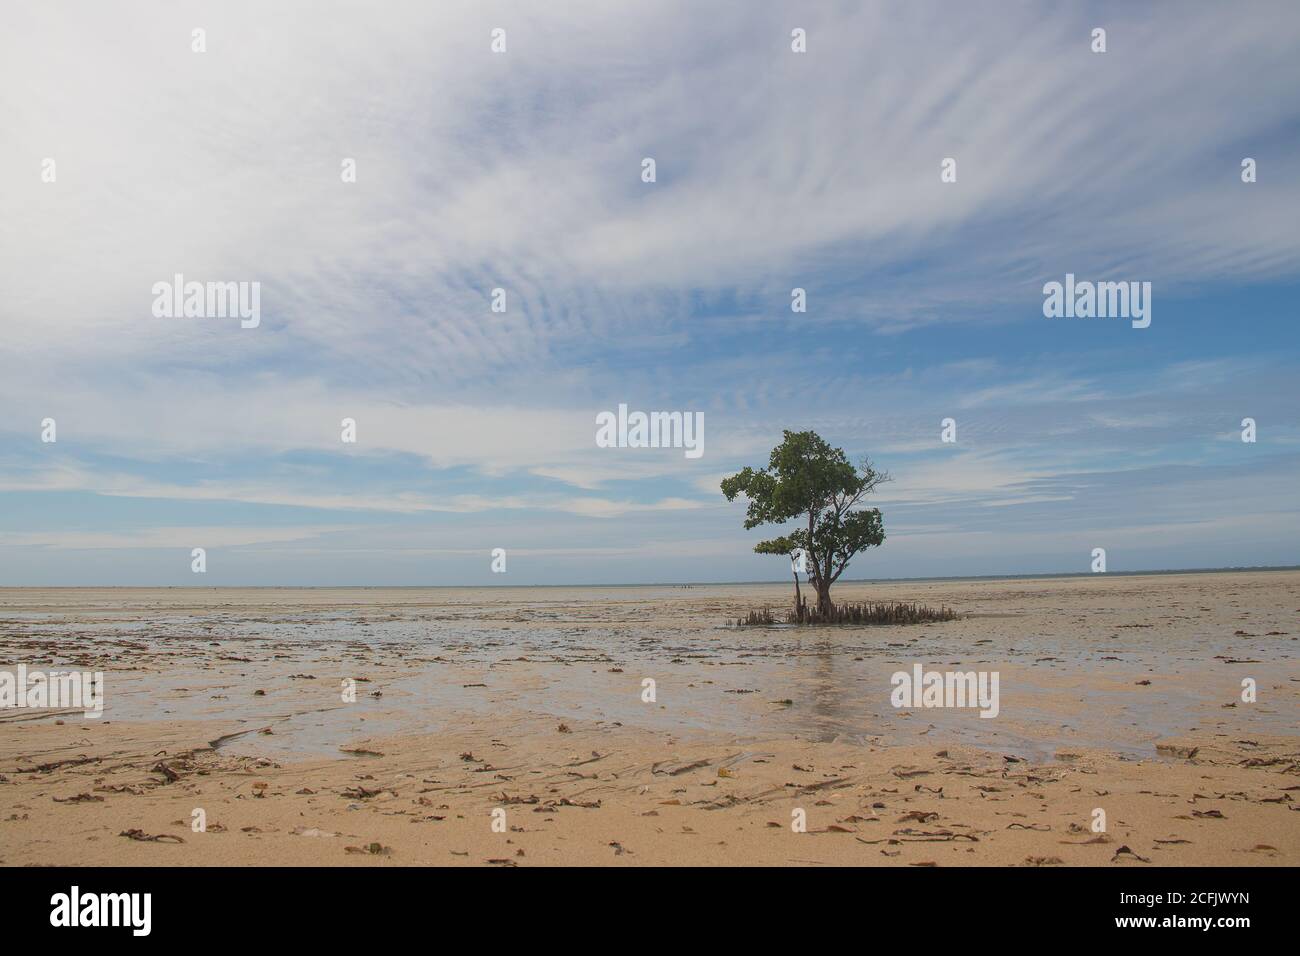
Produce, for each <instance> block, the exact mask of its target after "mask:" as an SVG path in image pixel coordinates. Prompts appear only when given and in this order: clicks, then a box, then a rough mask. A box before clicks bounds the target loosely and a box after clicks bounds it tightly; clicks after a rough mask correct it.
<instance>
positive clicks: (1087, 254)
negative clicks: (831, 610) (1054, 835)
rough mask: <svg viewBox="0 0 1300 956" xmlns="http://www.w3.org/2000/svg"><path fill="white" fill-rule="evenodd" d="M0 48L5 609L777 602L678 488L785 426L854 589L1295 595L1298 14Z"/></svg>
mask: <svg viewBox="0 0 1300 956" xmlns="http://www.w3.org/2000/svg"><path fill="white" fill-rule="evenodd" d="M9 16H10V19H11V20H12V24H11V27H10V28H9V29H7V30H6V32H5V34H4V36H3V37H0V115H3V116H4V117H5V129H6V136H5V143H4V145H3V147H2V148H0V213H2V215H0V287H3V289H4V291H5V294H4V295H3V297H0V328H2V329H3V332H4V335H3V340H2V342H0V408H2V409H3V410H4V413H3V415H2V416H0V585H84V584H124V585H192V584H203V585H225V584H232V585H233V584H240V585H255V584H264V585H274V584H305V585H328V584H400V585H457V584H565V583H619V582H636V581H647V582H655V581H683V582H685V581H722V580H764V579H770V580H785V578H786V576H787V575H788V568H787V567H785V566H783V562H781V561H780V560H779V559H776V558H769V557H762V556H758V555H754V554H752V553H750V549H751V548H752V545H753V543H754V542H755V541H757V540H758V539H759V537H761V534H760V533H759V532H757V531H754V532H746V531H744V530H743V529H742V527H741V522H742V516H743V510H744V509H743V505H742V504H741V503H739V502H737V503H731V504H729V503H727V502H726V501H725V500H723V498H722V496H721V494H720V493H719V492H718V490H717V485H718V481H719V479H720V478H721V477H722V476H724V475H726V474H728V473H730V472H732V471H735V470H737V469H738V468H740V467H743V466H744V465H747V464H752V465H759V464H762V463H765V461H766V457H767V453H768V451H769V450H770V448H771V447H772V445H774V444H775V443H776V442H778V441H779V440H780V436H781V431H782V429H783V428H791V429H801V428H814V429H816V430H817V431H818V432H820V433H821V434H822V435H823V436H824V437H825V438H827V439H828V440H830V441H831V442H832V443H834V444H836V445H840V446H842V447H844V448H845V449H846V451H848V452H849V453H850V454H851V455H852V456H854V457H855V458H856V457H859V456H862V455H870V457H871V458H872V459H873V461H875V462H876V463H877V464H878V465H879V466H881V467H883V468H885V469H887V470H888V471H889V472H890V473H891V474H892V475H893V478H894V480H893V481H892V482H891V483H889V484H888V485H886V486H884V487H883V488H882V489H881V491H880V493H879V494H878V495H877V501H876V502H875V504H877V505H878V506H879V507H880V508H881V509H882V510H883V512H884V516H885V528H886V532H887V534H888V539H887V541H886V543H885V545H884V546H883V547H882V548H880V549H876V550H874V551H872V552H870V553H868V554H866V555H863V556H861V557H859V558H858V559H857V561H855V563H854V564H853V565H852V567H851V569H850V572H849V576H851V577H899V576H926V575H962V574H998V573H1029V572H1068V571H1087V570H1088V567H1089V564H1090V561H1091V551H1092V549H1093V548H1096V547H1104V548H1106V550H1107V558H1108V567H1109V569H1110V570H1112V571H1126V570H1138V569H1155V568H1182V567H1208V566H1235V565H1264V564H1296V563H1300V547H1297V544H1296V542H1297V541H1298V540H1300V511H1298V510H1297V507H1296V487H1297V485H1298V482H1297V478H1298V477H1300V419H1298V415H1297V409H1300V383H1298V382H1300V376H1298V375H1297V370H1298V369H1300V334H1298V333H1297V329H1296V319H1297V309H1296V302H1297V294H1298V293H1300V230H1298V229H1297V227H1296V221H1297V215H1296V213H1297V210H1298V209H1300V149H1298V147H1300V122H1298V121H1300V95H1298V94H1297V93H1296V90H1300V61H1297V58H1296V57H1295V55H1294V51H1295V50H1296V49H1297V48H1298V47H1300V9H1298V8H1296V7H1295V5H1294V4H1290V3H1281V2H1279V3H1245V4H1233V5H1230V6H1229V5H1222V4H1197V3H1178V4H1173V3H1169V4H1161V3H1156V4H1143V5H1130V4H1077V5H1071V6H1069V7H1068V8H1067V7H1066V6H1065V5H1060V4H1046V3H1018V4H1017V3H999V4H993V3H989V4H969V5H967V4H963V5H960V6H957V5H953V4H938V3H907V4H835V3H825V4H808V5H801V6H800V7H799V8H798V9H797V11H795V10H792V9H791V8H790V7H789V5H785V4H776V3H745V4H741V3H734V4H728V3H722V4H717V5H716V6H714V7H713V12H712V13H711V14H710V15H709V16H707V17H705V16H701V15H700V13H699V12H698V8H697V7H695V6H692V5H689V4H684V3H683V4H678V3H671V2H669V3H662V2H661V3H653V4H651V3H644V4H643V3H627V4H618V5H611V4H607V3H596V2H592V3H582V2H575V3H572V4H565V5H564V9H563V10H562V11H557V10H555V9H551V8H545V9H544V8H542V7H539V6H538V5H536V4H531V3H495V4H494V3H473V4H471V3H449V4H437V5H427V4H394V5H392V9H391V10H389V11H388V12H386V13H385V15H384V17H383V18H382V20H381V21H379V22H375V20H374V13H373V10H372V8H370V7H368V6H366V5H364V4H360V3H357V4H340V5H337V6H331V8H330V10H329V12H328V14H326V13H324V12H322V11H321V10H320V9H319V8H317V7H315V6H312V5H309V4H298V3H285V4H277V5H276V6H275V7H274V9H271V10H267V9H265V8H264V7H262V6H259V5H255V4H251V3H243V2H236V3H226V4H221V5H215V4H202V3H188V4H187V3H180V4H174V5H169V6H168V7H167V9H166V10H162V9H159V8H158V7H157V6H156V5H154V4H145V3H133V2H127V3H122V4H117V5H114V6H113V7H112V8H111V9H110V8H107V7H105V6H104V5H101V4H94V3H85V4H76V3H72V4H60V5H28V6H26V7H23V8H21V9H17V10H15V11H11V13H10V15H9ZM196 27H197V28H202V29H204V30H205V31H206V43H207V49H206V52H203V53H195V52H193V50H192V49H191V42H192V30H193V29H194V28H196ZM796 27H797V28H802V29H805V30H806V31H807V37H808V40H807V52H806V53H803V54H796V53H794V52H792V51H791V49H790V31H791V30H792V29H794V28H796ZM1095 27H1102V28H1105V29H1106V31H1107V52H1105V53H1104V54H1098V53H1093V52H1092V51H1091V49H1090V43H1091V31H1092V29H1093V28H1095ZM494 28H501V29H504V30H505V31H506V37H507V49H506V52H505V53H493V52H492V51H491V49H490V39H491V31H492V30H493V29H494ZM647 156H649V157H653V158H654V159H655V161H656V164H657V173H658V176H657V181H656V182H654V183H644V182H642V180H641V163H642V159H643V158H644V157H647ZM946 157H953V158H955V159H956V160H957V181H956V182H955V183H943V182H941V181H940V176H939V169H940V162H941V161H942V160H943V159H944V158H946ZM1244 157H1251V158H1253V159H1255V160H1256V162H1257V168H1258V181H1257V182H1254V183H1243V182H1242V181H1241V175H1240V172H1241V169H1240V164H1241V161H1242V159H1243V158H1244ZM47 158H53V159H54V160H55V161H56V163H57V167H56V168H57V178H56V180H55V181H54V182H43V181H42V178H41V172H42V163H43V161H44V160H45V159H47ZM344 158H352V159H355V161H356V168H357V179H356V182H354V183H344V182H342V180H341V177H340V175H339V171H340V164H341V161H342V160H343V159H344ZM175 273H182V274H184V275H185V276H186V278H187V279H196V280H199V281H208V280H212V281H247V282H252V281H256V282H260V283H261V323H260V325H259V326H258V327H257V328H252V329H241V328H240V326H239V322H238V320H237V319H227V318H188V319H187V318H155V317H154V316H153V315H152V313H151V304H152V301H153V295H152V293H151V288H152V286H153V284H154V283H155V282H157V281H160V280H164V281H165V280H169V279H170V278H171V276H173V275H174V274H175ZM1066 273H1073V274H1075V275H1076V276H1078V277H1079V278H1080V279H1090V280H1093V281H1100V280H1115V281H1147V282H1150V283H1151V284H1152V290H1153V291H1152V297H1153V307H1152V322H1151V325H1150V327H1149V328H1146V329H1134V328H1132V327H1131V326H1130V324H1129V322H1128V321H1127V320H1116V319H1048V318H1045V317H1044V316H1043V312H1042V304H1043V293H1042V287H1043V284H1044V283H1046V282H1050V281H1062V280H1063V278H1064V276H1065V274H1066ZM498 287H499V288H504V289H505V290H506V291H507V303H508V304H507V311H506V312H505V313H504V314H503V313H494V312H492V311H491V309H490V294H491V290H492V289H493V288H498ZM795 287H799V288H804V289H806V290H807V296H808V311H807V312H806V313H803V314H796V313H792V312H791V310H790V290H791V289H792V288H795ZM619 403H626V404H628V405H629V406H630V407H632V408H633V409H642V410H646V411H651V410H665V411H671V410H678V411H699V412H703V413H704V420H705V436H704V437H705V446H704V447H705V453H704V455H703V456H702V457H701V458H700V459H698V460H690V459H687V458H686V457H685V456H684V455H683V453H682V451H681V450H680V449H637V448H598V447H597V446H596V443H595V440H594V436H595V417H596V415H597V413H599V412H601V411H606V410H614V409H616V408H617V406H618V405H619ZM47 417H50V418H54V419H55V420H56V421H57V428H58V441H57V442H55V443H43V442H42V441H41V440H40V436H41V421H42V420H43V419H45V418H47ZM344 417H351V418H354V419H355V420H356V421H357V429H358V441H357V443H356V444H354V445H345V444H343V443H342V442H341V441H340V435H339V433H340V428H339V423H340V420H341V419H342V418H344ZM947 417H951V418H953V419H955V420H956V422H957V436H958V441H957V442H956V443H955V444H943V443H941V442H940V440H939V438H940V421H941V420H942V419H943V418H947ZM1245 417H1251V418H1254V419H1255V420H1256V422H1257V423H1258V440H1257V441H1256V442H1255V443H1253V444H1248V443H1243V442H1242V441H1241V440H1240V432H1241V428H1240V422H1241V420H1242V419H1243V418H1245ZM195 547H203V548H205V549H206V550H207V553H208V570H207V573H206V574H205V575H202V576H199V575H195V574H192V573H191V571H190V551H191V549H192V548H195ZM498 547H499V548H504V549H506V553H507V572H506V573H505V574H493V573H492V572H491V570H490V564H491V558H490V552H491V551H492V549H493V548H498Z"/></svg>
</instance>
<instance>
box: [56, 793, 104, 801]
mask: <svg viewBox="0 0 1300 956" xmlns="http://www.w3.org/2000/svg"><path fill="white" fill-rule="evenodd" d="M54 802H55V803H103V802H104V798H103V797H97V796H95V795H94V794H93V793H79V794H77V795H76V796H75V797H55V798H54Z"/></svg>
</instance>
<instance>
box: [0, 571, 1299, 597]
mask: <svg viewBox="0 0 1300 956" xmlns="http://www.w3.org/2000/svg"><path fill="white" fill-rule="evenodd" d="M1270 571H1300V564H1282V565H1261V566H1258V567H1254V566H1252V567H1236V568H1162V569H1158V570H1151V571H1106V572H1101V573H1097V572H1091V571H1059V572H1037V573H1030V574H971V575H950V576H941V577H914V578H841V579H840V580H839V581H838V582H836V583H837V584H840V585H843V584H909V583H915V584H926V583H943V582H947V581H1042V580H1053V579H1056V578H1095V577H1108V578H1136V577H1151V576H1164V575H1173V574H1250V573H1259V572H1270ZM789 583H790V581H789V579H788V578H774V579H773V580H770V581H637V582H629V583H622V584H591V583H584V582H577V583H573V584H18V585H0V592H4V591H91V590H96V591H98V590H114V591H257V590H263V591H457V590H460V591H464V590H485V589H488V588H500V589H502V590H507V589H512V588H513V589H518V588H539V589H540V588H555V589H562V588H609V589H617V588H712V587H769V586H771V585H774V584H789Z"/></svg>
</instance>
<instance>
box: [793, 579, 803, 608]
mask: <svg viewBox="0 0 1300 956" xmlns="http://www.w3.org/2000/svg"><path fill="white" fill-rule="evenodd" d="M793 573H794V616H795V618H796V619H797V620H803V597H802V596H800V594H799V572H798V571H795V572H793Z"/></svg>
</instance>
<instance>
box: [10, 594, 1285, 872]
mask: <svg viewBox="0 0 1300 956" xmlns="http://www.w3.org/2000/svg"><path fill="white" fill-rule="evenodd" d="M789 597H790V595H789V588H788V587H787V586H783V585H734V586H728V585H718V586H691V587H627V588H581V589H580V588H491V589H391V590H386V589H305V590H303V589H7V590H0V671H3V670H12V669H13V668H15V667H16V666H17V665H19V664H23V665H25V666H26V667H28V668H32V669H37V668H44V669H46V670H51V671H63V670H70V669H75V670H87V671H98V672H102V673H103V675H104V678H103V688H104V698H105V703H104V709H103V715H102V716H101V717H100V718H98V719H93V718H87V717H85V716H84V715H83V714H81V713H80V712H72V711H59V712H53V711H50V710H45V711H36V710H31V709H21V708H20V709H7V710H4V711H0V864H2V865H6V866H22V865H49V864H72V865H78V864H94V865H160V866H178V865H181V866H183V865H198V864H217V865H231V866H238V865H286V864H310V865H346V866H355V865H497V866H535V865H559V864H596V865H620V866H621V865H637V864H641V865H646V864H652V865H653V864H691V865H695V864H715V865H716V864H721V865H733V864H751V865H787V864H793V865H818V864H830V865H873V866H931V865H937V866H953V865H963V864H966V865H970V864H976V865H1010V866H1043V865H1046V866H1052V865H1085V866H1111V867H1116V866H1124V867H1130V866H1133V867H1141V866H1150V865H1206V864H1213V865H1228V866H1259V865H1296V864H1297V863H1300V816H1297V815H1296V810H1297V809H1300V804H1298V803H1297V797H1300V737H1298V735H1297V715H1298V714H1300V708H1298V707H1297V704H1298V702H1300V666H1297V644H1296V640H1297V636H1300V627H1297V615H1298V614H1300V611H1298V610H1297V609H1300V572H1295V571H1277V572H1242V573H1197V574H1178V575H1145V576H1105V575H1094V576H1090V577H1074V578H1047V579H1013V580H1004V581H993V580H979V581H954V582H894V583H886V584H858V583H850V584H843V585H840V586H837V588H836V598H837V600H846V601H852V600H866V599H871V600H891V601H892V600H906V601H920V602H923V603H927V604H931V605H939V604H946V605H948V606H950V607H952V608H954V609H956V610H957V611H958V612H959V613H960V614H961V615H962V617H961V618H960V619H959V620H956V621H951V622H945V623H938V624H922V625H908V626H894V627H837V628H786V627H771V628H737V627H735V626H734V624H733V623H732V622H734V620H735V618H736V617H737V616H739V615H741V614H742V613H744V612H746V611H748V610H750V609H754V608H761V607H763V606H764V605H768V606H772V607H773V608H782V607H784V606H785V605H786V604H787V602H788V601H789ZM916 665H921V666H922V667H924V668H926V669H928V670H941V671H975V672H985V673H996V674H997V675H998V687H999V690H1000V700H999V701H998V708H997V715H996V716H995V717H992V718H983V717H981V716H980V714H979V712H978V711H977V710H976V709H974V708H971V707H965V708H962V707H924V706H921V707H895V706H894V705H893V703H892V702H891V691H892V690H893V687H892V685H891V675H893V674H895V673H897V672H899V671H900V670H910V669H911V668H913V667H914V666H916ZM1247 678H1250V679H1252V680H1253V681H1254V682H1255V685H1256V695H1257V696H1256V699H1255V700H1254V701H1253V702H1248V701H1246V700H1243V696H1242V694H1243V680H1245V679H1247ZM349 681H351V682H354V683H352V684H351V685H350V686H351V688H352V689H353V690H354V691H355V699H354V700H352V699H344V698H345V696H346V695H347V689H348V687H349V684H348V682H349ZM647 681H652V682H653V684H652V685H650V686H651V687H652V689H653V694H652V697H653V699H649V697H650V696H651V695H649V694H648V691H647V686H648V685H647V683H646V682H647ZM1098 811H1100V812H1101V814H1102V815H1104V829H1098V828H1097V821H1098ZM200 819H201V820H202V822H203V824H204V827H203V829H202V830H201V831H199V830H196V825H195V821H196V820H200Z"/></svg>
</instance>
